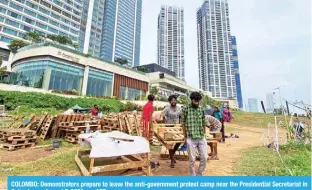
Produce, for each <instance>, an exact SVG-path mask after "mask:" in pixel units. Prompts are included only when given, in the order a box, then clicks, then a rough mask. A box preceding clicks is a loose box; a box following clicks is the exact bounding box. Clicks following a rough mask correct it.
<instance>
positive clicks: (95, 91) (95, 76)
mask: <svg viewBox="0 0 312 190" xmlns="http://www.w3.org/2000/svg"><path fill="white" fill-rule="evenodd" d="M112 83H113V74H112V73H109V72H105V71H99V70H95V69H90V70H89V75H88V85H87V95H92V96H111V95H112V87H113V84H112Z"/></svg>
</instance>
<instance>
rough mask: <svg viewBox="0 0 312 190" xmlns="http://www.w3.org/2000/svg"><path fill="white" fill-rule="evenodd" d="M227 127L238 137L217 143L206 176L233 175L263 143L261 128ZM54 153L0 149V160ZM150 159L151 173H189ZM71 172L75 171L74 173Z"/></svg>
mask: <svg viewBox="0 0 312 190" xmlns="http://www.w3.org/2000/svg"><path fill="white" fill-rule="evenodd" d="M227 129H228V132H227V133H232V132H233V133H235V134H237V135H239V138H230V139H226V142H225V143H219V144H218V157H219V160H209V161H208V164H207V168H206V171H205V175H207V176H229V175H234V173H233V167H235V164H236V162H237V161H238V160H239V157H240V156H241V155H242V152H243V151H244V150H245V149H247V148H250V147H255V146H261V145H263V142H262V141H261V137H262V129H261V128H252V127H242V126H238V125H235V124H227ZM63 151H66V149H65V150H62V151H61V152H63ZM57 152H58V151H57ZM55 153H56V152H53V151H52V152H51V151H46V150H44V149H25V150H20V152H19V154H14V153H13V152H6V151H5V152H3V151H0V161H2V162H10V163H16V162H25V161H26V162H27V161H34V160H37V159H39V158H43V157H49V156H52V155H54V154H55ZM152 160H155V161H159V162H160V165H161V166H160V167H159V168H158V169H156V170H154V171H153V175H163V176H186V175H189V168H188V165H189V164H188V161H177V164H176V166H175V168H174V169H172V168H170V167H169V164H170V161H169V160H161V159H160V156H159V152H153V154H152ZM197 164H198V163H197ZM71 172H75V174H73V173H71ZM77 172H78V171H68V173H69V175H76V173H77ZM78 173H79V172H78ZM0 189H1V187H0Z"/></svg>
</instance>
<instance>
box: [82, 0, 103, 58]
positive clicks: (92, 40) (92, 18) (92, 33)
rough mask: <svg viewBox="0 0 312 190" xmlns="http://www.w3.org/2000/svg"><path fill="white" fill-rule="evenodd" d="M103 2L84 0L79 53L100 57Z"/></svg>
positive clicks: (99, 0)
mask: <svg viewBox="0 0 312 190" xmlns="http://www.w3.org/2000/svg"><path fill="white" fill-rule="evenodd" d="M104 7H105V0H84V1H83V11H82V17H81V26H80V36H79V45H80V48H79V49H80V51H82V52H83V53H85V54H87V53H90V54H91V55H92V56H94V57H100V53H101V42H102V28H103V27H104V26H103V20H104Z"/></svg>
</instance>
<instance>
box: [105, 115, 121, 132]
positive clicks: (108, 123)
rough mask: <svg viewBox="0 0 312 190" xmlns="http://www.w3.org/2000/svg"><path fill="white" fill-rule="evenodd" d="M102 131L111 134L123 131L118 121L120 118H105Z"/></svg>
mask: <svg viewBox="0 0 312 190" xmlns="http://www.w3.org/2000/svg"><path fill="white" fill-rule="evenodd" d="M101 128H102V131H106V132H111V131H121V130H122V129H121V127H120V124H119V121H118V118H114V119H112V118H103V120H102V123H101Z"/></svg>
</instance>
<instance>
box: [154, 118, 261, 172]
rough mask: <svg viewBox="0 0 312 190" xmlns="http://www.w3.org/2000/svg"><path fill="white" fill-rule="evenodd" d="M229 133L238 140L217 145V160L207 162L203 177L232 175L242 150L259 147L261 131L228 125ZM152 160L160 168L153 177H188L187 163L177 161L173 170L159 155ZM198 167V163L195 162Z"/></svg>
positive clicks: (167, 161)
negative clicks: (236, 136) (157, 162)
mask: <svg viewBox="0 0 312 190" xmlns="http://www.w3.org/2000/svg"><path fill="white" fill-rule="evenodd" d="M228 127H230V128H231V131H232V132H233V133H234V134H237V135H238V136H239V138H229V139H226V141H225V143H219V144H218V157H219V160H209V161H208V163H207V167H206V170H205V173H204V175H207V176H229V175H233V172H232V169H233V167H235V163H236V162H237V160H238V159H239V157H240V156H241V152H242V151H243V150H244V149H247V148H250V147H255V146H261V145H262V142H261V137H262V133H261V129H257V128H247V127H240V126H237V125H233V124H228ZM152 159H153V160H157V161H159V163H160V168H158V169H157V170H156V171H154V172H153V175H169V176H185V175H189V168H188V161H177V163H176V165H175V168H170V167H169V164H170V161H169V160H160V157H159V154H158V153H154V154H153V156H152ZM197 166H198V162H197Z"/></svg>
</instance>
